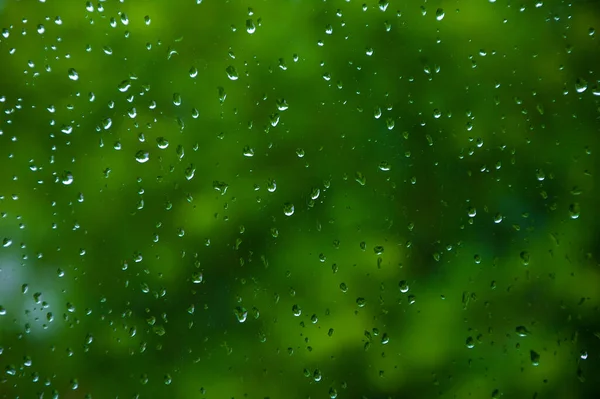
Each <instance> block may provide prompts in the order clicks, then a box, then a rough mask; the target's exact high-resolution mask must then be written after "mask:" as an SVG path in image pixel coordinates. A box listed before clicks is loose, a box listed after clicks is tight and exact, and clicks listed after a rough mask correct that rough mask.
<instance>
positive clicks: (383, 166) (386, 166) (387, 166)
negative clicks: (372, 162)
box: [379, 161, 392, 172]
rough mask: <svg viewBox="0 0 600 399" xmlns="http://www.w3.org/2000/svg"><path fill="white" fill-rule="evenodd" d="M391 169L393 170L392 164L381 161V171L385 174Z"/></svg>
mask: <svg viewBox="0 0 600 399" xmlns="http://www.w3.org/2000/svg"><path fill="white" fill-rule="evenodd" d="M391 168H392V167H391V165H390V163H389V162H387V161H381V162H380V163H379V170H382V171H384V172H387V171H389V170H390V169H391Z"/></svg>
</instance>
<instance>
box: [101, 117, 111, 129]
mask: <svg viewBox="0 0 600 399" xmlns="http://www.w3.org/2000/svg"><path fill="white" fill-rule="evenodd" d="M111 126H112V119H110V118H104V119H102V127H103V128H104V130H108V129H110V127H111Z"/></svg>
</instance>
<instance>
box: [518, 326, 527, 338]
mask: <svg viewBox="0 0 600 399" xmlns="http://www.w3.org/2000/svg"><path fill="white" fill-rule="evenodd" d="M515 331H516V332H517V334H518V335H519V337H526V336H527V335H529V330H527V328H526V327H525V326H517V328H515Z"/></svg>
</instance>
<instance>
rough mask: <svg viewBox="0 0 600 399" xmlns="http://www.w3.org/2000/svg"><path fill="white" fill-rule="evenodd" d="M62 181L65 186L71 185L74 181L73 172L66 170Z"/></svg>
mask: <svg viewBox="0 0 600 399" xmlns="http://www.w3.org/2000/svg"><path fill="white" fill-rule="evenodd" d="M61 182H62V184H64V185H65V186H68V185H70V184H71V183H73V174H72V173H71V172H68V171H65V172H64V173H63V175H62V179H61Z"/></svg>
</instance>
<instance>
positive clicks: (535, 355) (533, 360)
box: [529, 350, 540, 366]
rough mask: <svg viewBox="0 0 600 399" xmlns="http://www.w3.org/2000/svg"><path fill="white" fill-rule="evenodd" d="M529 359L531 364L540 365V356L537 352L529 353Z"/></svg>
mask: <svg viewBox="0 0 600 399" xmlns="http://www.w3.org/2000/svg"><path fill="white" fill-rule="evenodd" d="M529 357H530V358H531V364H532V365H534V366H539V365H540V354H539V353H537V352H536V351H533V350H532V351H529Z"/></svg>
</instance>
